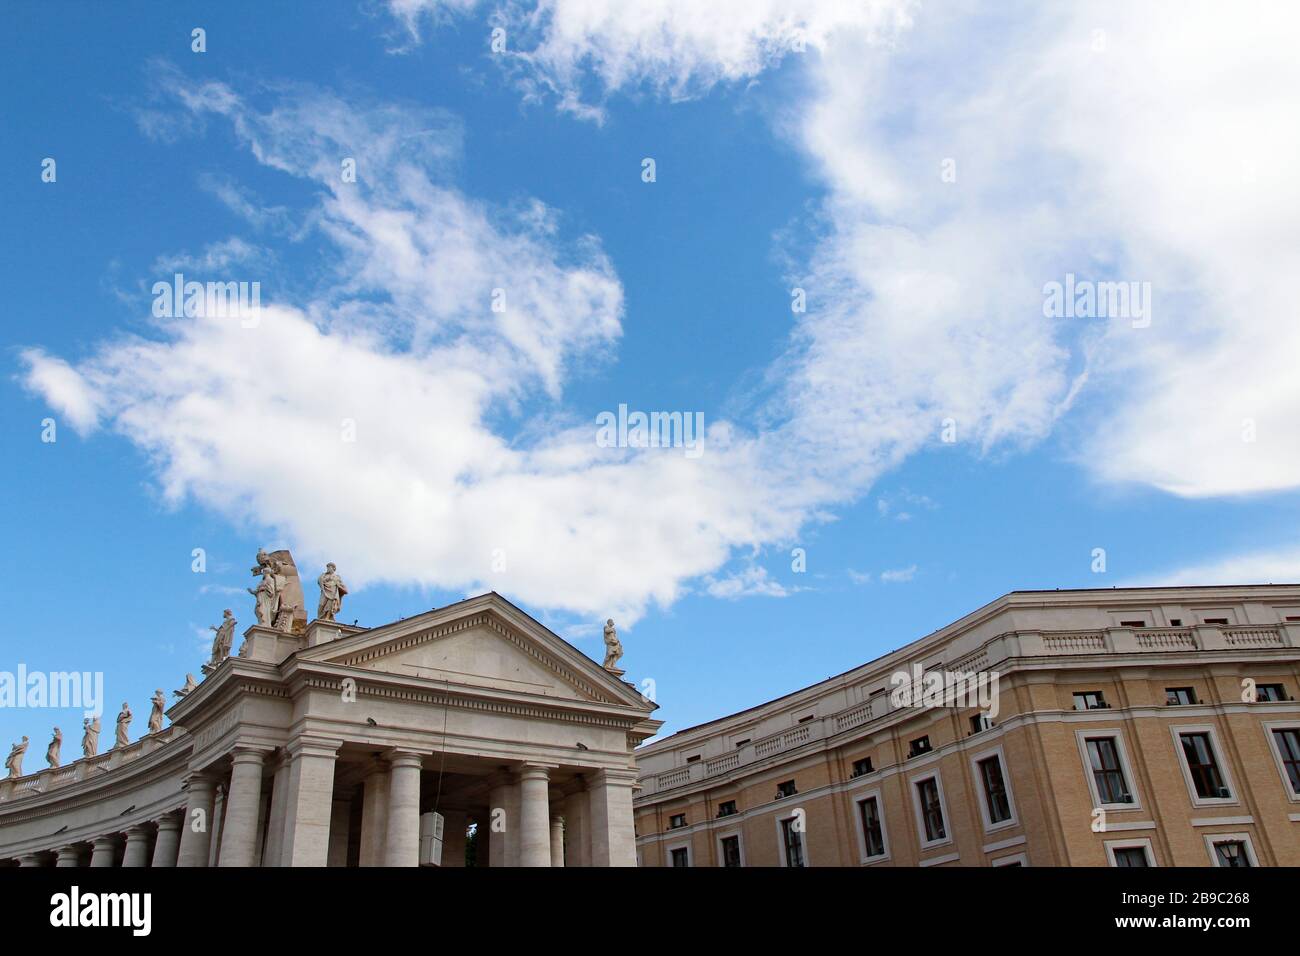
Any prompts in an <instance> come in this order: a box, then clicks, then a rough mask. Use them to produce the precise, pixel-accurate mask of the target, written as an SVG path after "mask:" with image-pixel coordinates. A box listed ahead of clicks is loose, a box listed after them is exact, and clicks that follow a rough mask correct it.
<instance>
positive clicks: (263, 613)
mask: <svg viewBox="0 0 1300 956" xmlns="http://www.w3.org/2000/svg"><path fill="white" fill-rule="evenodd" d="M260 553H261V552H259V554H260ZM258 571H260V573H261V575H262V580H261V581H260V582H258V585H257V587H256V588H248V593H249V594H251V595H253V597H254V598H256V599H257V606H256V608H257V623H258V624H260V625H261V626H262V627H272V626H273V625H274V624H275V612H276V611H277V610H279V605H280V602H279V600H278V597H277V593H276V591H277V589H276V586H275V571H274V570H273V569H272V567H271V565H270V564H269V563H268V564H265V565H263V566H262V567H260V568H258V569H255V572H254V573H257V572H258Z"/></svg>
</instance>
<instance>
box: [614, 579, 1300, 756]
mask: <svg viewBox="0 0 1300 956" xmlns="http://www.w3.org/2000/svg"><path fill="white" fill-rule="evenodd" d="M1279 588H1295V589H1300V584H1166V585H1151V586H1145V587H1123V588H1121V587H1109V588H1051V589H1048V588H1043V589H1022V590H1016V591H1008V592H1007V593H1005V594H1003V595H1001V596H999V597H996V598H994V599H993V600H992V601H989V602H988V603H987V604H984V605H982V606H980V607H978V608H976V609H975V610H973V611H970V612H968V613H967V614H964V615H962V616H961V617H959V618H958V619H957V620H955V621H952V622H951V623H948V624H945V625H944V626H943V627H940V628H938V629H936V630H933V631H931V632H930V633H929V634H926V635H923V636H922V637H918V638H916V639H915V640H912V641H909V642H908V643H906V644H903V645H901V646H900V647H896V648H894V649H893V650H889V651H885V653H883V654H880V655H878V656H876V657H873V658H872V659H871V660H869V661H864V662H863V663H861V664H857V665H855V666H853V667H850V668H849V669H848V670H846V671H841V672H840V673H838V674H832V675H831V676H830V677H827V678H825V679H824V680H819V681H817V682H815V683H812V684H808V685H806V686H804V687H798V688H795V689H794V690H792V691H789V692H788V693H785V694H782V695H781V696H780V697H773V698H772V699H771V700H765V701H763V702H762V703H759V704H755V705H754V706H752V707H746V708H745V709H744V710H738V711H736V712H735V713H731V714H724V715H723V716H721V717H714V718H713V719H712V720H706V721H704V722H703V723H701V724H694V725H692V726H690V727H683V728H682V729H681V730H677V731H674V732H673V733H671V734H669V735H668V736H667V737H663V738H661V739H659V740H653V741H650V742H648V743H645V744H642V745H641V746H640V747H638V748H637V749H638V751H645V750H649V749H651V748H654V747H658V746H660V745H661V744H666V743H668V741H670V740H672V739H673V738H674V737H678V736H680V735H682V734H689V733H692V732H694V731H697V730H701V729H703V728H705V727H711V726H713V725H714V724H719V723H722V722H723V721H727V720H731V719H732V718H734V717H742V716H744V715H745V714H749V713H753V712H754V711H756V710H762V709H763V708H764V707H769V706H771V705H773V704H778V703H780V702H781V701H783V700H786V699H787V698H790V697H796V696H798V695H799V694H802V693H804V692H806V691H810V690H813V689H814V688H817V687H822V686H824V685H828V684H831V683H833V682H834V681H837V680H841V679H843V678H844V677H847V676H848V675H849V674H852V673H853V672H854V671H859V670H862V669H863V668H864V667H869V666H870V665H872V664H874V663H875V662H876V661H880V660H884V659H885V658H886V657H889V656H890V655H891V654H898V653H901V652H903V651H906V650H908V649H909V648H912V647H915V646H917V645H919V644H922V643H924V642H925V641H928V640H930V639H931V638H934V637H936V635H940V634H945V633H947V632H953V631H959V630H962V629H964V628H965V627H969V626H971V625H972V624H974V623H976V621H977V619H979V618H983V617H987V616H990V615H991V614H993V613H994V612H995V611H998V610H1001V609H1002V608H1004V607H1009V606H1011V605H1012V604H1014V603H1015V602H1014V601H1013V600H1012V599H1013V598H1014V597H1016V595H1020V594H1025V595H1030V594H1032V595H1040V594H1077V595H1085V594H1114V595H1123V594H1131V593H1134V592H1143V593H1146V592H1150V591H1266V590H1269V589H1272V590H1277V589H1279Z"/></svg>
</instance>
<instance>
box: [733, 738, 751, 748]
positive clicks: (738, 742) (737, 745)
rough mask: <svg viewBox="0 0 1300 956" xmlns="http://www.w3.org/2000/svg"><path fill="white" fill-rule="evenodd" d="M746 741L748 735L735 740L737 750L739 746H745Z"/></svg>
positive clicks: (747, 740) (747, 741)
mask: <svg viewBox="0 0 1300 956" xmlns="http://www.w3.org/2000/svg"><path fill="white" fill-rule="evenodd" d="M747 743H749V738H748V737H746V738H745V739H744V740H737V741H736V749H737V750H739V749H740V748H741V747H743V746H745V744H747Z"/></svg>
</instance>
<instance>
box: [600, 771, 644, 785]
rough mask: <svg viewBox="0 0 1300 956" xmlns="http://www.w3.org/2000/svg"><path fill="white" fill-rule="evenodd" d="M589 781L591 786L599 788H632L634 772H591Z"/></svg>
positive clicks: (634, 780)
mask: <svg viewBox="0 0 1300 956" xmlns="http://www.w3.org/2000/svg"><path fill="white" fill-rule="evenodd" d="M590 780H591V783H592V785H594V786H599V787H629V788H630V787H634V786H636V771H635V770H612V769H604V770H593V771H592V772H591V776H590Z"/></svg>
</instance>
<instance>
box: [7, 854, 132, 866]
mask: <svg viewBox="0 0 1300 956" xmlns="http://www.w3.org/2000/svg"><path fill="white" fill-rule="evenodd" d="M18 865H19V866H40V865H41V858H40V855H39V854H37V853H27V854H24V855H23V856H20V857H19V858H18ZM110 865H111V864H110Z"/></svg>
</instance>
